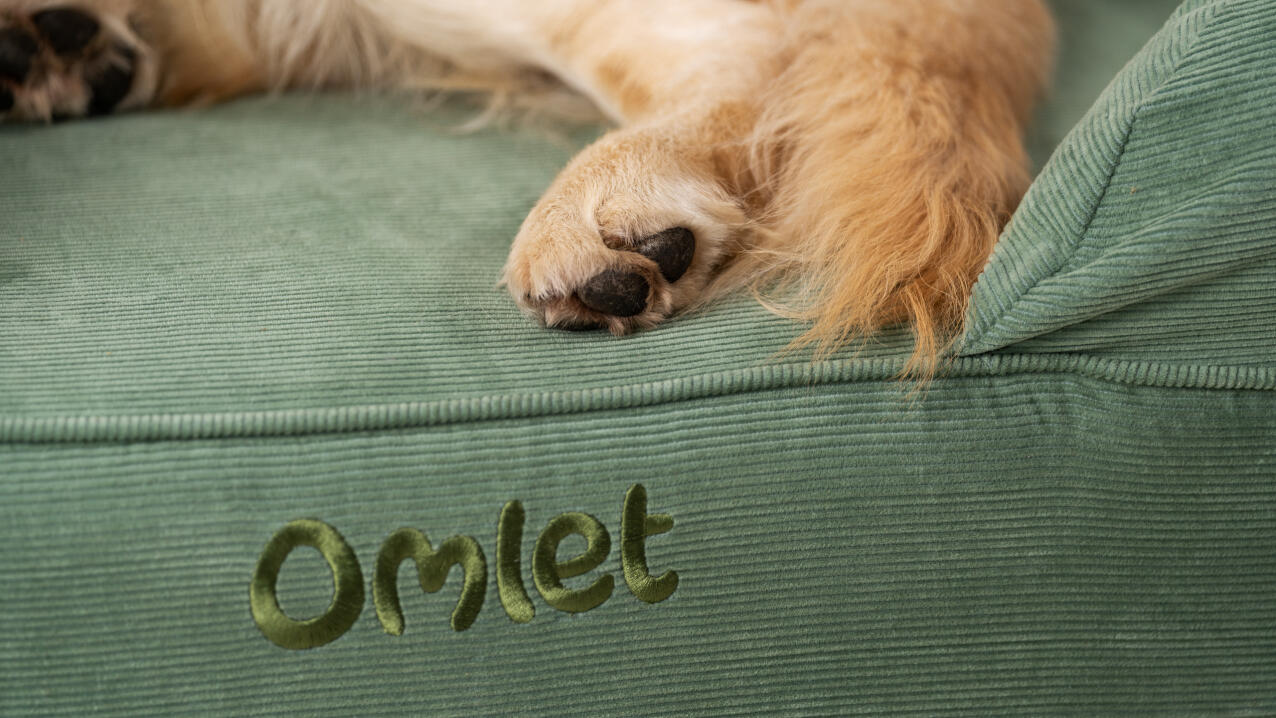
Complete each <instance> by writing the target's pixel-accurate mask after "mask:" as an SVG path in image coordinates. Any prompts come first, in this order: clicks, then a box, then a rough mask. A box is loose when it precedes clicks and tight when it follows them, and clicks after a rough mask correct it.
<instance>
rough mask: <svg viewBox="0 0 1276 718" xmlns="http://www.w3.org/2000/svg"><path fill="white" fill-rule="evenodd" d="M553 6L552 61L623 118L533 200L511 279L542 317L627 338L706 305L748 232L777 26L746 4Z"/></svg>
mask: <svg viewBox="0 0 1276 718" xmlns="http://www.w3.org/2000/svg"><path fill="white" fill-rule="evenodd" d="M557 6H558V7H557V8H556V12H552V13H546V14H545V15H544V16H543V17H542V18H541V20H542V21H544V22H547V23H548V25H547V28H546V32H544V33H543V35H542V36H543V37H544V38H545V46H544V49H545V51H546V52H545V53H544V57H546V58H548V59H547V61H546V64H547V65H548V66H549V68H550V69H551V71H553V72H554V73H555V74H557V75H558V76H560V77H562V78H564V80H565V81H566V82H567V83H568V84H570V85H572V86H573V87H576V88H577V89H579V90H580V91H581V92H583V93H584V94H585V95H587V96H588V97H590V98H591V99H593V100H594V102H595V103H596V104H598V105H599V106H600V107H601V108H602V109H603V110H604V111H605V112H607V113H608V114H610V115H611V116H612V117H614V118H615V119H616V120H617V121H619V122H620V123H622V124H623V127H622V128H621V129H618V130H616V131H614V132H611V133H609V134H607V135H605V136H604V137H603V138H602V139H600V140H599V141H597V142H596V143H594V144H593V145H592V146H590V147H588V148H586V149H585V150H584V151H583V152H582V153H581V154H580V155H578V156H577V157H576V158H575V159H574V160H573V161H572V162H571V163H570V164H569V165H568V166H567V168H566V169H564V170H563V172H562V173H561V174H560V175H559V177H558V178H557V179H556V180H555V182H554V183H553V184H552V185H551V186H550V188H549V189H548V191H547V192H546V193H545V195H544V197H543V198H542V199H541V201H540V202H539V203H538V204H537V205H536V206H535V207H534V208H533V209H532V211H531V212H530V213H529V215H528V217H527V219H526V221H525V222H524V223H523V226H522V228H521V229H520V231H519V233H518V235H517V237H516V238H515V240H514V244H513V247H512V248H511V252H510V256H509V260H508V262H507V264H506V267H505V273H504V282H505V284H506V286H507V287H508V289H509V291H510V293H511V294H512V295H513V297H514V299H515V301H516V302H517V303H518V304H519V306H520V307H522V308H523V309H524V310H525V311H526V312H527V313H528V314H530V315H532V316H533V317H536V318H538V319H540V320H541V321H543V322H544V323H545V324H546V325H549V326H560V327H567V328H587V327H606V328H608V329H610V330H611V331H612V332H613V333H616V334H623V333H626V332H629V331H632V330H634V329H638V328H646V327H651V326H653V325H655V324H656V323H658V322H660V321H661V320H663V319H664V318H666V317H668V316H669V315H670V314H671V313H673V312H675V311H677V310H679V309H682V308H685V307H687V306H690V305H692V304H694V303H696V302H697V301H699V300H700V299H701V297H702V296H703V293H704V290H705V288H706V287H707V285H708V284H709V283H710V281H711V280H712V279H713V277H714V275H715V273H716V272H717V271H718V269H719V268H720V267H721V266H722V264H723V263H724V262H725V261H727V260H728V259H730V257H731V256H733V255H734V254H735V253H736V251H738V249H739V245H740V242H741V241H742V239H743V238H744V237H745V236H746V235H747V233H748V231H749V226H750V223H751V220H750V217H749V209H750V206H749V202H750V199H749V198H748V195H749V194H750V192H751V191H752V190H753V189H756V188H755V187H754V186H753V183H752V182H751V178H750V177H749V176H748V171H747V167H746V166H745V162H743V159H744V158H745V157H746V156H747V154H748V153H747V149H746V147H745V138H746V137H747V136H748V133H749V132H750V130H751V127H752V125H753V122H754V118H755V117H756V115H757V111H758V108H757V107H756V104H755V96H756V94H757V93H758V91H759V89H760V88H761V87H762V86H763V85H765V83H766V82H767V81H768V80H769V79H770V78H771V77H772V76H774V75H775V74H776V72H777V63H778V62H779V56H778V53H777V50H778V44H779V43H778V40H779V34H780V30H781V26H780V23H779V20H778V18H777V16H776V15H775V13H774V11H773V10H772V9H771V8H770V7H769V6H766V5H759V4H752V3H745V2H740V1H739V0H707V1H705V2H698V3H684V2H679V1H678V0H661V1H656V2H644V3H631V2H609V3H589V2H571V3H558V4H557Z"/></svg>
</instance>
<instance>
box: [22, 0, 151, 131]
mask: <svg viewBox="0 0 1276 718" xmlns="http://www.w3.org/2000/svg"><path fill="white" fill-rule="evenodd" d="M155 77H156V71H155V68H154V62H153V61H152V59H151V54H150V52H149V50H148V49H147V48H146V47H145V46H144V45H143V43H141V42H140V41H139V40H138V38H137V37H136V35H135V34H134V33H133V31H132V30H131V29H130V28H129V26H128V23H127V22H126V21H125V19H124V18H123V17H115V16H112V15H107V14H95V13H91V12H88V11H85V10H82V9H79V8H76V7H70V6H54V7H46V8H43V9H41V10H38V11H36V12H33V13H30V14H26V13H16V12H7V11H3V10H0V118H3V119H6V120H27V121H31V120H34V121H45V122H48V121H53V120H62V119H70V118H75V117H86V116H94V115H105V114H109V113H111V112H115V111H117V110H121V109H128V108H133V107H138V106H141V105H143V104H146V103H147V102H148V101H149V100H150V98H151V96H152V95H153V94H154V90H155V82H156V80H155Z"/></svg>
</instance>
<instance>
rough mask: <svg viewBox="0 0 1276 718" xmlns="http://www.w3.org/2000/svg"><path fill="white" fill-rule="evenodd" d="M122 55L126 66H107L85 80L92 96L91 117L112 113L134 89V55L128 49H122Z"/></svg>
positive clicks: (89, 111) (90, 102) (89, 110)
mask: <svg viewBox="0 0 1276 718" xmlns="http://www.w3.org/2000/svg"><path fill="white" fill-rule="evenodd" d="M120 55H121V56H122V57H124V58H125V60H124V61H125V62H126V63H127V64H126V65H124V66H120V65H118V64H111V65H107V66H106V67H104V68H102V69H101V70H99V71H98V72H97V73H96V74H94V75H90V76H88V77H86V78H85V79H86V81H87V82H88V86H89V92H90V95H91V98H90V100H89V109H88V113H89V114H90V115H105V114H108V113H110V112H111V111H112V110H114V109H115V106H116V105H118V104H120V101H121V100H123V99H124V98H125V97H126V96H128V93H129V90H131V89H132V88H133V69H134V65H133V61H132V56H133V53H132V52H131V51H129V50H128V49H127V48H121V50H120Z"/></svg>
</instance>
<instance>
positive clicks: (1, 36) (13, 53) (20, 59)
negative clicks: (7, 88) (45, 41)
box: [0, 27, 40, 82]
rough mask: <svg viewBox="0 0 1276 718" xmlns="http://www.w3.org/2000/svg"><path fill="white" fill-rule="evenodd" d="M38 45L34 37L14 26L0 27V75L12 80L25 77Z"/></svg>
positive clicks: (20, 79) (29, 69) (37, 50)
mask: <svg viewBox="0 0 1276 718" xmlns="http://www.w3.org/2000/svg"><path fill="white" fill-rule="evenodd" d="M39 51H40V45H39V44H38V43H37V42H36V40H35V38H34V37H31V35H29V34H28V33H26V32H24V31H23V30H21V29H19V28H16V27H6V28H0V77H6V78H8V79H10V80H13V81H14V82H22V81H23V80H25V79H27V73H29V72H31V63H32V61H33V60H34V59H35V55H36V53H38V52H39Z"/></svg>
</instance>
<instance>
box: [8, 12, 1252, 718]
mask: <svg viewBox="0 0 1276 718" xmlns="http://www.w3.org/2000/svg"><path fill="white" fill-rule="evenodd" d="M1057 10H1058V14H1059V16H1060V20H1061V24H1062V30H1063V43H1064V46H1063V52H1062V55H1061V58H1060V65H1059V81H1058V84H1057V89H1056V94H1055V95H1054V96H1053V97H1052V99H1051V100H1050V102H1049V103H1048V105H1047V106H1046V108H1045V110H1044V111H1043V115H1042V117H1041V120H1040V122H1038V124H1037V127H1036V129H1035V130H1034V135H1033V138H1032V144H1033V147H1034V148H1036V152H1037V154H1038V156H1039V158H1040V159H1041V160H1042V161H1043V162H1044V166H1043V167H1042V168H1041V169H1040V172H1039V177H1038V179H1037V181H1036V182H1035V184H1034V186H1033V187H1032V189H1031V191H1030V192H1029V194H1028V196H1027V198H1026V199H1025V201H1024V203H1023V205H1022V207H1021V208H1020V210H1019V212H1018V214H1017V215H1016V216H1015V217H1014V220H1013V221H1012V223H1011V225H1010V227H1009V228H1008V229H1007V230H1006V232H1005V235H1004V236H1003V238H1002V240H1001V242H1000V243H999V245H998V247H997V249H996V251H995V253H994V255H993V257H992V259H991V261H990V263H989V265H988V267H987V269H986V271H985V272H984V274H983V276H982V278H981V279H980V281H979V283H978V286H977V288H976V292H975V297H974V301H973V305H972V308H971V315H970V322H969V331H968V333H967V335H966V336H965V337H964V339H963V341H962V342H961V345H960V347H959V349H958V351H957V354H956V356H955V357H954V358H953V360H952V362H951V365H950V366H948V368H947V370H946V372H944V373H943V374H942V375H941V376H940V377H939V378H937V379H936V380H935V381H934V382H933V383H931V384H929V385H928V386H926V387H924V388H923V389H921V390H918V391H913V390H912V387H910V386H909V385H907V384H901V383H900V382H898V381H897V380H896V379H895V376H896V375H897V373H898V372H899V370H900V369H901V367H902V366H903V364H904V362H905V360H906V359H907V356H908V351H909V347H908V344H907V341H906V337H905V336H904V335H903V334H901V333H888V334H886V335H884V336H882V337H879V338H877V339H875V340H874V341H872V342H869V343H867V344H865V345H864V346H861V347H857V348H856V349H855V350H854V351H848V352H846V353H845V354H843V355H840V356H837V357H834V358H832V359H829V360H826V361H816V362H812V361H810V360H809V358H807V357H803V356H788V355H785V354H783V353H782V351H781V350H782V349H783V348H784V347H785V345H786V344H787V343H788V342H789V340H790V339H792V338H793V337H794V336H796V335H797V334H798V333H799V332H800V331H801V327H799V326H797V325H795V324H793V323H791V322H789V321H786V320H783V319H780V318H777V317H774V316H772V315H769V314H767V313H766V312H765V311H764V310H762V309H761V308H760V307H758V306H757V305H756V304H755V303H753V302H752V301H751V300H749V299H747V298H738V299H736V300H734V301H728V302H726V303H724V304H720V305H717V306H715V307H712V308H710V309H708V310H705V311H703V312H700V313H698V314H694V315H690V316H684V317H680V318H677V319H675V320H673V321H671V322H669V323H668V324H666V325H664V326H662V327H661V328H659V329H657V330H655V331H650V332H645V333H640V334H637V335H635V336H631V337H627V338H623V339H617V338H614V337H611V336H608V335H605V334H601V333H568V332H556V331H548V330H545V329H541V328H539V327H536V326H534V325H533V324H532V323H530V322H529V321H528V320H527V319H526V318H524V317H522V316H521V315H520V314H519V313H518V312H517V310H516V309H515V307H514V305H513V304H512V302H511V301H510V300H509V298H508V297H507V296H506V295H505V294H504V292H503V291H502V290H500V289H499V288H497V287H496V286H495V282H496V279H497V277H498V275H499V269H500V267H501V264H502V262H503V259H504V255H505V252H506V250H507V248H508V243H509V240H510V238H511V237H512V236H513V234H514V232H515V230H516V228H517V227H518V224H519V222H520V219H521V217H522V215H523V213H524V212H526V211H527V209H528V208H529V207H530V206H531V205H532V204H533V203H534V202H535V200H536V199H537V197H538V196H539V194H540V192H541V191H542V190H543V188H544V187H545V186H546V185H547V183H548V182H549V180H550V179H551V178H552V176H553V175H554V173H555V172H556V171H557V169H558V168H559V167H561V166H562V165H563V164H564V162H565V161H566V159H567V158H568V157H569V156H570V154H571V152H572V149H573V148H574V147H577V146H579V145H580V144H581V143H582V142H584V141H586V140H587V139H588V136H587V135H589V134H590V133H588V132H586V133H582V134H581V136H573V137H569V138H567V139H561V138H560V139H555V138H553V137H547V136H542V135H539V134H536V133H535V132H532V131H529V130H514V131H504V132H502V131H496V130H492V131H481V132H478V133H474V134H458V133H456V132H454V131H453V130H452V129H451V128H452V127H454V126H455V125H457V124H459V123H460V122H461V121H463V120H464V119H465V118H466V117H468V114H467V112H468V111H467V110H464V109H462V108H457V107H445V108H443V109H441V110H439V111H437V112H435V113H433V114H431V115H429V116H427V117H425V118H423V117H422V115H421V114H420V113H419V112H418V111H416V110H415V109H414V108H412V107H410V106H408V104H407V103H402V102H397V101H394V100H388V99H380V100H377V99H359V100H358V101H351V98H349V97H340V96H336V97H334V96H327V97H293V96H290V97H284V98H279V99H260V98H259V99H249V100H246V101H241V102H236V103H232V104H229V105H225V106H220V107H215V108H212V109H210V110H207V111H201V112H198V113H182V112H175V113H143V114H137V115H131V116H121V117H118V118H111V119H106V120H97V121H89V122H81V123H70V124H65V125H58V126H55V127H26V126H6V127H4V128H0V530H2V531H3V546H4V549H3V554H2V558H0V714H3V715H6V716H9V715H13V716H19V715H22V716H26V715H54V714H62V715H83V714H107V715H122V716H144V715H166V716H167V715H196V714H209V715H271V716H273V715H391V714H401V715H507V714H527V715H580V716H595V715H635V716H654V715H671V716H680V715H689V714H714V715H719V714H720V715H736V714H755V715H812V714H836V715H848V714H858V713H878V712H890V711H898V712H907V713H914V714H929V715H941V714H944V715H947V714H962V715H971V716H990V715H999V714H1043V713H1068V714H1081V715H1097V714H1107V715H1114V714H1130V713H1136V712H1137V713H1168V714H1178V715H1202V714H1229V715H1236V714H1244V715H1248V714H1254V715H1257V714H1263V713H1267V712H1273V711H1276V480H1274V479H1276V394H1274V393H1273V392H1274V390H1276V141H1273V138H1274V134H1273V129H1272V128H1273V127H1274V126H1276V124H1274V121H1273V119H1272V118H1273V117H1276V83H1274V82H1273V77H1276V5H1273V4H1272V3H1270V2H1266V1H1265V0H1248V1H1241V0H1236V1H1231V0H1192V1H1189V2H1187V3H1186V4H1184V5H1183V6H1181V7H1179V8H1178V9H1177V10H1175V8H1174V7H1173V5H1172V4H1169V5H1167V3H1166V2H1164V0H1162V1H1159V2H1153V1H1151V0H1147V1H1144V2H1124V3H1108V2H1101V1H1100V0H1085V1H1084V2H1083V1H1082V0H1060V2H1058V3H1057ZM1167 18H1168V24H1165V25H1164V28H1163V29H1161V30H1159V32H1158V31H1157V30H1156V28H1157V27H1160V26H1161V25H1162V24H1163V23H1166V21H1167ZM1149 37H1151V38H1152V39H1151V40H1150V42H1148V44H1147V45H1146V46H1145V47H1143V49H1142V50H1141V51H1140V50H1139V49H1138V48H1139V47H1140V46H1142V45H1143V43H1144V42H1147V41H1148V38H1149ZM1136 53H1137V54H1136ZM1132 56H1133V57H1134V59H1133V60H1132V61H1130V62H1129V64H1127V65H1124V68H1123V69H1122V65H1123V63H1125V62H1126V61H1127V60H1129V58H1130V57H1132ZM1114 76H1115V79H1112V78H1113V77H1114ZM1108 80H1111V83H1110V84H1108V85H1107V89H1106V90H1104V89H1103V86H1104V84H1105V83H1107V82H1108ZM1096 97H1098V100H1097V103H1096V102H1095V98H1096ZM1091 105H1093V106H1092V107H1090V106H1091ZM1086 107H1090V109H1089V110H1088V111H1087V110H1086ZM1065 135H1066V136H1065ZM1046 157H1049V160H1048V161H1045V159H1046ZM453 564H457V565H453ZM418 566H419V569H420V578H418ZM449 567H450V570H451V572H450V573H448V571H449ZM445 578H446V580H444V579H445Z"/></svg>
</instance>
